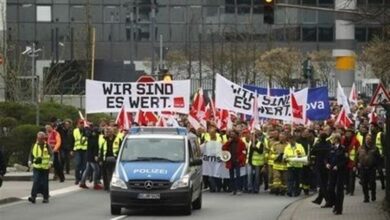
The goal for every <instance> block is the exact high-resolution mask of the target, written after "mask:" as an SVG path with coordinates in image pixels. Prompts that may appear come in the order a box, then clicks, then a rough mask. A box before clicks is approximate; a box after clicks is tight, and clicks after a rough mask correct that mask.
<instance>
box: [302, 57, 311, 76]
mask: <svg viewBox="0 0 390 220" xmlns="http://www.w3.org/2000/svg"><path fill="white" fill-rule="evenodd" d="M302 71H303V78H305V79H309V80H311V79H312V78H313V65H312V63H311V59H310V58H307V59H306V60H305V61H304V62H303V63H302Z"/></svg>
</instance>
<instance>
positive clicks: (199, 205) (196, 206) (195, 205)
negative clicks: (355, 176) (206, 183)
mask: <svg viewBox="0 0 390 220" xmlns="http://www.w3.org/2000/svg"><path fill="white" fill-rule="evenodd" d="M192 207H193V208H194V209H195V210H199V209H201V208H202V191H200V193H199V196H198V198H197V199H196V200H195V201H194V202H193V203H192Z"/></svg>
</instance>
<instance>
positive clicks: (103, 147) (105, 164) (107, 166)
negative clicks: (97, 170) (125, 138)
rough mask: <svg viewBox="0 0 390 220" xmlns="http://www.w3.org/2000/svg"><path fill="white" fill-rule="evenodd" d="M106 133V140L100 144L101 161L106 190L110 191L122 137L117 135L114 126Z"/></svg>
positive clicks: (108, 128) (106, 130) (107, 129)
mask: <svg viewBox="0 0 390 220" xmlns="http://www.w3.org/2000/svg"><path fill="white" fill-rule="evenodd" d="M104 133H105V136H104V140H102V142H101V143H100V146H99V161H100V162H101V167H102V177H103V185H104V190H106V191H108V190H109V186H110V182H111V178H112V174H113V173H114V169H115V161H116V157H117V156H118V153H119V150H120V146H121V143H122V139H121V138H120V137H118V136H117V135H115V133H114V129H113V128H112V127H107V128H106V129H105V132H104Z"/></svg>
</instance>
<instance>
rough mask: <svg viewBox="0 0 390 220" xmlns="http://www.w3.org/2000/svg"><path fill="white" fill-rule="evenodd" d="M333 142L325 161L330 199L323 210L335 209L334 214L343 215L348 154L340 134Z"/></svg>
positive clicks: (336, 135)
mask: <svg viewBox="0 0 390 220" xmlns="http://www.w3.org/2000/svg"><path fill="white" fill-rule="evenodd" d="M332 141H333V142H334V144H332V148H331V150H330V152H329V154H328V157H327V158H326V159H325V161H326V162H325V163H326V168H327V169H328V170H329V183H328V196H329V197H328V198H329V199H328V201H327V204H325V206H323V208H331V207H333V213H334V214H335V215H341V214H342V213H343V203H344V181H345V176H346V168H347V162H348V161H347V160H348V158H347V155H348V154H347V150H346V148H345V147H344V146H343V145H342V144H341V135H340V134H335V135H334V136H333V140H332Z"/></svg>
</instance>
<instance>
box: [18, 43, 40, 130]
mask: <svg viewBox="0 0 390 220" xmlns="http://www.w3.org/2000/svg"><path fill="white" fill-rule="evenodd" d="M40 51H41V49H36V45H35V42H33V43H32V46H31V48H29V47H28V48H27V50H26V51H25V52H23V53H22V54H25V53H27V54H28V55H29V56H30V57H31V103H32V104H35V105H36V118H35V124H36V125H37V126H39V84H38V85H37V86H36V85H35V80H36V81H37V82H38V83H39V80H38V77H37V76H36V73H35V58H36V57H38V53H39V52H40Z"/></svg>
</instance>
